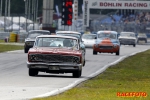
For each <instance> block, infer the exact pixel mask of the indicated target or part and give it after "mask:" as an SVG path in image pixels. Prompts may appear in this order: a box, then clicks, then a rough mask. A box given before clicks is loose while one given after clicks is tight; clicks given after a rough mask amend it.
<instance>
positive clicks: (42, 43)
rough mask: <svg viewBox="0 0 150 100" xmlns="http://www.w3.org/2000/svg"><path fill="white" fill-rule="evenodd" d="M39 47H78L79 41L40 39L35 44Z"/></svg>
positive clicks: (59, 38)
mask: <svg viewBox="0 0 150 100" xmlns="http://www.w3.org/2000/svg"><path fill="white" fill-rule="evenodd" d="M35 45H36V46H38V47H76V48H78V41H77V39H72V38H62V37H38V38H37V40H36V43H35Z"/></svg>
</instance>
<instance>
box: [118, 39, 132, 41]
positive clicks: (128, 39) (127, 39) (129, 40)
mask: <svg viewBox="0 0 150 100" xmlns="http://www.w3.org/2000/svg"><path fill="white" fill-rule="evenodd" d="M120 41H134V39H120Z"/></svg>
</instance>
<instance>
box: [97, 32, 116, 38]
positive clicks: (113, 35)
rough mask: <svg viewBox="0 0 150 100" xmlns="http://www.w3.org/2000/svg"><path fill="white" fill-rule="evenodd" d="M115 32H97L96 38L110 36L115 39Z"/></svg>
mask: <svg viewBox="0 0 150 100" xmlns="http://www.w3.org/2000/svg"><path fill="white" fill-rule="evenodd" d="M116 37H117V36H116V34H113V33H99V34H98V35H97V38H111V39H116Z"/></svg>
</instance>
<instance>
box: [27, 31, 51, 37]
mask: <svg viewBox="0 0 150 100" xmlns="http://www.w3.org/2000/svg"><path fill="white" fill-rule="evenodd" d="M49 34H50V32H44V31H32V32H29V33H28V38H33V39H35V38H36V37H37V36H39V35H49Z"/></svg>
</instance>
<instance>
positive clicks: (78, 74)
mask: <svg viewBox="0 0 150 100" xmlns="http://www.w3.org/2000/svg"><path fill="white" fill-rule="evenodd" d="M81 74H82V69H81V70H77V71H74V72H73V73H72V75H73V77H74V78H79V77H80V76H81Z"/></svg>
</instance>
